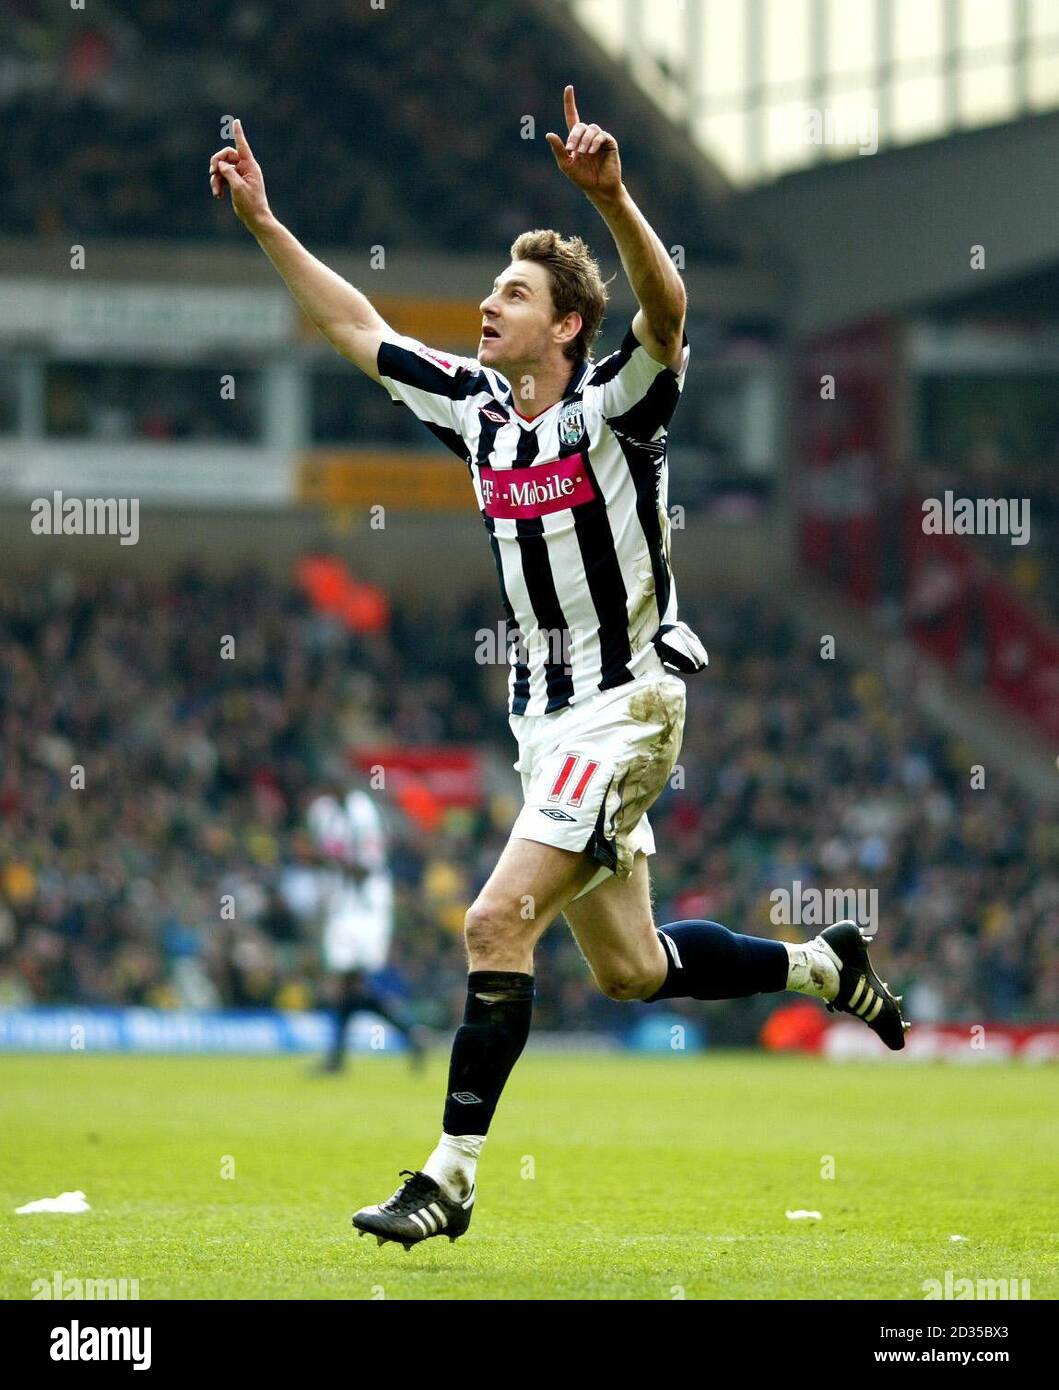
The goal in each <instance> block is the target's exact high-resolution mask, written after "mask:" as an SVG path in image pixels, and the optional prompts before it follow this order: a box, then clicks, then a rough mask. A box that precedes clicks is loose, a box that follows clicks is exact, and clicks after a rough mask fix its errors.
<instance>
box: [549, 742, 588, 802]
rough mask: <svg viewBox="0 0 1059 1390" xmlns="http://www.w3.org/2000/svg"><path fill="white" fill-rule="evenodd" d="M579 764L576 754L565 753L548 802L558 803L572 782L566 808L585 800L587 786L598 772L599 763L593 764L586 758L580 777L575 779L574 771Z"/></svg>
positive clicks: (578, 757)
mask: <svg viewBox="0 0 1059 1390" xmlns="http://www.w3.org/2000/svg"><path fill="white" fill-rule="evenodd" d="M579 762H581V758H580V756H579V755H578V754H577V753H567V755H566V757H565V758H564V759H563V765H562V767H561V768H560V769H559V772H558V775H557V776H556V779H555V781H554V782H553V783H552V789H551V791H550V792H549V793H548V800H549V801H560V800H561V799H562V795H563V791H564V790H565V788H566V787H567V786H569V785H570V783H571V782H573V789H572V791H571V792H570V795H569V796H568V797H567V798H566V804H567V805H568V806H580V805H581V803H582V801H584V799H585V792H587V791H588V784H589V783H590V782H591V781H592V778H593V777H594V776H595V775H596V773H597V772H598V771H599V763H598V762H593V761H592V760H591V759H590V758H586V759H585V765H584V767H583V768H582V770H581V774H580V776H579V777H577V778H576V779H575V778H574V769H575V768H576V767H577V765H578V763H579Z"/></svg>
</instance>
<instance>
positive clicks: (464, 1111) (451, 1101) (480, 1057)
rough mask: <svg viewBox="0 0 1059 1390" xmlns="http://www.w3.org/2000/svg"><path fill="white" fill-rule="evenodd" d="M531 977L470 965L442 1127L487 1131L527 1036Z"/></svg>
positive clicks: (452, 1131)
mask: <svg viewBox="0 0 1059 1390" xmlns="http://www.w3.org/2000/svg"><path fill="white" fill-rule="evenodd" d="M532 1014H533V976H532V975H522V974H520V973H519V972H518V971H513V970H472V971H471V973H470V975H468V977H467V1004H466V1007H465V1009H464V1014H463V1023H462V1024H461V1026H460V1027H459V1028H458V1029H457V1030H456V1037H455V1038H454V1040H453V1043H452V1059H451V1061H450V1062H449V1088H448V1094H447V1095H446V1097H445V1116H444V1119H443V1121H442V1126H441V1127H442V1129H443V1130H444V1132H445V1133H446V1134H488V1132H489V1125H490V1123H491V1121H492V1118H493V1113H494V1111H495V1110H496V1107H497V1102H498V1101H499V1100H500V1093H501V1092H502V1091H503V1089H504V1085H505V1083H506V1081H507V1079H508V1077H509V1076H510V1074H511V1068H512V1067H513V1066H514V1065H515V1063H516V1062H517V1061H518V1059H519V1057H520V1056H521V1053H522V1049H523V1048H524V1047H525V1046H526V1039H527V1038H528V1037H529V1030H530V1018H531V1016H532Z"/></svg>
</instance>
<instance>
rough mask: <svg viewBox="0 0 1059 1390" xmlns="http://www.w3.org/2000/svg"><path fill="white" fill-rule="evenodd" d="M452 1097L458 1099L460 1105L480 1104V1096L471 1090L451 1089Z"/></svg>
mask: <svg viewBox="0 0 1059 1390" xmlns="http://www.w3.org/2000/svg"><path fill="white" fill-rule="evenodd" d="M452 1099H453V1100H458V1101H459V1103H460V1104H461V1105H481V1103H482V1098H481V1096H476V1095H475V1094H474V1092H473V1091H453V1092H452Z"/></svg>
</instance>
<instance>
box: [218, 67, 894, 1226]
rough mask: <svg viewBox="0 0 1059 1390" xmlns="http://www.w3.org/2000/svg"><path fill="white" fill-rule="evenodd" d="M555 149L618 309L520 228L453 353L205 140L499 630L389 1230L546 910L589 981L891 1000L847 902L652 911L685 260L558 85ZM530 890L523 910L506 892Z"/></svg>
mask: <svg viewBox="0 0 1059 1390" xmlns="http://www.w3.org/2000/svg"><path fill="white" fill-rule="evenodd" d="M564 105H565V120H566V127H567V134H566V137H565V139H562V138H560V137H559V136H558V135H556V134H554V133H549V134H548V136H547V140H548V144H549V146H550V148H551V151H552V154H553V156H554V158H555V162H556V165H557V166H558V169H559V171H560V172H561V173H562V174H564V175H565V176H566V177H567V178H568V179H570V180H571V182H572V183H574V184H575V185H576V186H577V187H578V188H579V189H581V191H582V192H583V193H584V195H585V196H586V197H587V198H588V200H589V202H590V203H591V204H592V206H593V207H594V208H595V209H596V211H597V212H598V214H599V216H600V217H601V218H602V220H603V222H604V224H605V225H606V227H607V230H608V231H609V233H610V235H611V237H612V238H613V240H614V244H615V246H616V248H617V251H618V255H619V257H620V259H621V263H622V266H623V268H624V271H625V274H626V276H627V277H628V281H629V284H630V286H631V288H632V291H633V294H634V295H635V298H636V301H637V303H638V305H639V308H638V309H637V311H636V314H635V316H634V317H633V319H632V322H631V323H630V325H629V326H628V329H627V331H626V332H625V335H624V337H623V339H622V341H621V345H620V346H619V347H618V348H617V350H616V351H614V352H612V353H610V354H609V355H608V356H606V357H603V358H601V359H599V360H598V361H597V360H596V359H594V358H593V356H592V350H593V346H594V344H595V340H596V337H597V334H598V332H599V329H600V324H601V322H602V319H603V312H604V309H605V306H606V302H607V292H606V288H605V286H604V284H603V281H602V279H601V277H600V272H599V267H598V265H597V263H596V261H595V259H594V258H593V256H592V254H591V252H590V250H589V248H588V246H587V245H586V244H585V243H584V242H583V241H582V240H581V239H580V238H578V237H564V236H562V235H561V234H560V233H559V232H556V231H551V230H535V231H526V232H524V233H522V235H521V236H519V237H517V238H516V240H515V242H514V244H513V245H512V247H511V259H510V264H508V265H507V266H505V267H504V268H503V269H502V270H501V272H500V274H499V275H498V276H497V278H496V280H495V281H494V282H493V284H492V286H491V287H490V288H489V290H488V292H487V293H486V295H485V297H484V298H483V299H482V302H481V306H480V307H481V315H482V331H481V338H480V341H479V344H478V351H477V355H476V357H460V356H457V355H455V354H453V353H450V352H445V351H442V350H438V349H435V348H433V347H429V346H424V344H423V343H421V342H419V341H417V340H416V339H414V338H410V337H405V336H402V335H401V334H398V333H396V332H395V331H394V330H393V329H392V328H390V326H389V325H388V324H387V323H386V322H385V320H384V319H382V318H381V317H380V315H379V314H378V313H377V312H376V310H375V309H374V308H373V307H372V305H371V303H370V302H369V301H368V299H367V298H366V297H365V296H364V295H363V294H362V293H361V292H360V291H359V290H357V289H355V288H353V286H352V285H350V284H348V283H347V282H346V281H345V280H344V279H342V278H341V276H339V275H337V274H335V273H334V272H333V271H332V270H330V269H329V268H328V267H327V266H325V265H323V264H322V263H321V262H320V261H319V260H317V259H316V258H315V257H314V256H312V255H311V254H310V253H309V252H308V251H307V250H306V249H305V248H304V247H303V246H302V245H301V244H300V243H299V242H298V241H297V239H296V238H295V237H294V236H293V235H292V234H291V232H289V231H288V230H287V229H286V227H284V226H283V225H282V224H281V223H280V222H279V221H278V220H277V218H276V217H275V216H274V215H273V213H272V212H271V210H270V208H269V205H268V200H267V198H266V195H265V186H264V180H263V177H262V172H261V168H260V166H259V165H258V163H257V161H256V160H255V159H254V156H253V154H252V153H251V150H250V146H249V144H248V143H247V139H246V135H245V133H244V131H243V129H242V126H241V124H240V123H239V122H236V124H235V127H234V130H235V147H234V148H231V147H227V148H224V149H221V150H218V151H217V153H216V154H214V155H213V156H212V158H211V159H210V185H211V190H212V192H213V195H214V196H215V197H218V198H223V196H224V193H225V190H226V189H227V191H228V193H229V194H230V195H231V199H232V205H233V208H234V210H235V212H236V214H237V215H238V217H239V218H240V219H241V221H242V222H243V223H244V224H245V226H246V227H247V228H248V230H249V231H250V232H251V233H252V234H253V235H254V237H255V238H256V239H257V241H258V243H259V245H260V246H261V249H262V250H263V251H264V252H265V254H266V255H267V256H268V257H269V259H270V260H271V261H272V263H273V265H274V266H275V267H276V270H277V271H278V272H279V274H280V275H281V276H282V278H283V280H284V281H285V282H286V284H287V286H288V287H289V289H290V291H291V293H292V294H293V296H294V298H295V299H296V300H297V302H298V303H299V304H300V305H301V307H302V308H303V309H304V311H305V313H306V314H307V315H308V316H309V318H310V319H311V320H312V321H313V323H314V324H315V325H316V326H317V328H318V329H319V330H320V332H321V333H322V334H323V335H324V337H325V338H327V340H328V341H329V342H330V343H331V344H332V345H333V346H334V347H335V348H336V350H337V351H338V352H339V353H341V354H342V355H343V356H344V357H347V358H348V359H349V360H350V361H351V362H353V363H354V364H355V365H356V366H357V367H359V368H360V370H361V371H363V372H365V373H366V374H367V375H368V376H369V377H371V379H372V380H373V381H377V382H379V383H380V384H381V385H382V386H383V387H384V388H385V389H386V391H388V392H389V394H390V396H391V397H392V398H393V400H394V401H395V402H399V403H401V404H403V405H404V406H406V407H407V408H408V409H410V410H411V411H413V412H414V414H415V415H416V416H417V417H418V418H419V419H420V420H421V421H422V422H423V424H424V425H425V426H426V428H427V429H429V430H430V431H431V432H432V433H433V434H434V435H435V436H436V437H437V438H438V439H440V440H441V441H442V442H443V443H444V444H445V445H446V446H447V447H448V448H449V449H450V450H451V451H452V452H453V453H454V454H455V455H456V456H457V458H459V459H460V461H461V463H462V464H463V466H464V467H465V468H466V470H467V473H468V478H469V483H470V486H471V487H472V488H473V490H474V496H475V501H476V503H477V506H478V510H479V512H480V514H481V518H482V521H483V523H484V526H485V531H486V536H487V538H488V543H489V549H490V551H491V553H492V559H493V563H494V565H495V567H496V574H497V579H498V581H499V587H500V599H501V603H502V605H503V609H504V613H505V616H506V619H507V622H508V626H509V631H511V632H515V633H517V634H518V635H519V641H518V642H517V643H516V644H515V645H514V646H513V648H512V651H511V659H510V670H509V680H508V690H509V711H510V714H509V719H510V726H511V730H512V733H513V734H514V737H515V740H516V742H517V745H518V761H517V762H516V764H515V767H516V769H517V770H518V771H519V772H520V773H521V777H522V791H523V806H522V809H521V811H520V812H519V814H518V816H517V818H516V820H515V823H514V825H513V827H512V830H511V835H510V838H509V840H508V842H507V845H506V847H505V848H504V850H503V852H502V853H501V855H500V858H499V860H498V862H497V864H496V867H495V869H494V870H493V872H492V874H491V875H490V877H489V880H488V882H487V883H486V884H485V886H484V887H483V889H482V890H481V892H480V894H479V895H478V897H477V899H476V901H475V902H474V903H473V905H472V906H471V908H470V909H469V911H468V913H467V918H466V925H465V935H466V945H467V954H468V961H469V974H468V979H467V1000H466V1006H465V1012H464V1018H463V1023H462V1025H461V1026H460V1028H459V1029H458V1030H457V1032H456V1036H455V1039H454V1041H453V1045H452V1056H451V1062H450V1067H449V1074H448V1087H447V1092H446V1096H445V1103H444V1113H443V1120H442V1132H441V1136H440V1139H439V1140H438V1143H437V1145H436V1147H435V1148H434V1150H433V1152H432V1153H430V1155H429V1156H428V1157H427V1158H426V1160H425V1162H424V1163H423V1164H422V1166H421V1167H420V1168H418V1169H414V1170H408V1169H405V1170H402V1176H404V1177H405V1178H406V1180H405V1182H404V1183H403V1184H402V1186H401V1187H400V1188H399V1189H398V1190H397V1191H396V1192H395V1193H394V1194H393V1196H391V1197H389V1198H388V1199H387V1200H385V1201H382V1202H380V1203H379V1204H378V1205H372V1206H366V1207H364V1208H363V1209H362V1210H360V1211H358V1212H357V1213H356V1215H355V1216H354V1217H353V1224H354V1226H356V1227H357V1228H358V1229H359V1230H360V1231H361V1233H362V1234H363V1233H365V1232H370V1233H372V1234H374V1235H376V1236H378V1237H379V1239H380V1241H383V1240H392V1241H397V1242H399V1243H400V1244H402V1245H404V1246H405V1248H406V1249H407V1248H408V1247H410V1246H411V1245H414V1244H417V1243H419V1242H420V1241H423V1240H428V1239H430V1238H431V1237H434V1236H443V1235H444V1236H448V1237H449V1238H450V1239H451V1240H455V1239H457V1238H458V1237H459V1236H461V1235H462V1234H463V1233H464V1232H465V1231H466V1230H467V1228H468V1225H469V1223H470V1220H471V1214H472V1212H473V1209H474V1202H475V1195H476V1191H477V1188H476V1169H477V1164H478V1160H479V1157H480V1155H481V1153H482V1149H483V1146H484V1144H485V1141H486V1136H487V1135H488V1133H489V1127H490V1124H491V1123H492V1120H493V1115H494V1112H495V1111H496V1107H497V1103H498V1101H499V1100H500V1096H501V1093H502V1091H503V1089H504V1085H505V1082H506V1081H507V1078H508V1076H509V1074H510V1073H511V1070H512V1068H513V1067H514V1065H515V1063H516V1062H517V1061H518V1058H519V1056H520V1054H521V1052H522V1050H523V1048H524V1046H525V1044H526V1040H527V1037H528V1034H529V1029H530V1016H531V1011H532V1007H533V952H534V947H535V945H536V943H537V941H538V939H539V938H540V936H541V934H542V933H543V932H544V931H545V930H546V929H547V927H548V926H549V925H550V924H551V922H553V921H554V919H555V918H556V917H557V916H558V915H560V914H562V915H564V916H565V918H566V920H567V922H568V923H569V926H570V929H571V930H572V932H573V934H574V936H575V938H576V940H577V943H578V945H579V947H580V949H581V951H582V953H583V955H584V957H585V960H586V962H587V964H588V967H589V969H590V970H591V972H592V975H593V977H594V979H595V981H596V984H597V985H598V986H599V988H600V989H601V990H602V991H603V992H604V993H605V994H606V995H608V996H609V997H610V998H612V999H623V1000H627V999H639V1000H645V1001H647V1002H649V1003H650V1002H654V1001H655V1000H660V999H673V998H691V999H737V998H743V997H746V996H748V995H753V994H758V993H762V992H775V991H780V990H795V991H797V992H799V993H802V994H808V995H815V996H817V997H819V998H821V999H823V1000H824V1001H825V1002H826V1003H827V1006H828V1007H829V1008H830V1009H831V1010H832V1011H838V1012H843V1013H850V1014H854V1015H855V1016H856V1017H858V1018H860V1019H861V1020H862V1021H863V1022H864V1023H865V1024H866V1025H867V1026H868V1027H869V1028H871V1029H872V1031H873V1032H875V1033H876V1034H877V1035H878V1036H879V1038H881V1040H882V1041H883V1042H884V1043H885V1044H886V1046H887V1047H889V1048H892V1049H894V1050H896V1049H899V1048H901V1047H903V1046H904V1032H905V1029H906V1028H907V1024H905V1023H904V1022H903V1021H902V1018H901V1012H900V1008H899V1004H900V1000H899V999H898V998H895V997H894V996H893V995H891V993H890V991H889V989H888V988H887V986H886V985H885V984H884V983H883V981H882V980H880V979H879V977H878V975H877V974H876V973H875V970H874V969H873V967H872V964H871V962H870V960H869V958H868V952H867V947H866V944H865V940H866V938H865V936H864V935H863V934H862V932H861V931H860V929H859V928H858V927H857V925H856V924H855V923H853V922H841V923H838V924H837V925H835V926H831V927H827V928H825V929H824V930H823V931H821V932H820V934H819V935H818V936H817V937H816V938H815V939H814V940H812V941H810V942H807V943H805V944H800V945H793V944H788V943H786V942H780V941H773V940H769V939H764V938H758V937H751V936H743V935H738V934H736V933H735V932H732V931H729V930H728V929H727V928H726V927H723V926H721V925H719V924H718V923H716V922H707V921H687V922H672V923H669V924H668V925H665V926H661V927H657V926H656V925H655V923H654V920H653V916H652V911H651V894H650V877H649V870H648V861H649V858H650V856H651V855H652V854H653V853H654V850H655V844H654V835H653V832H652V829H651V826H650V823H649V821H648V818H647V812H648V810H649V808H650V806H651V804H652V803H653V802H654V800H655V799H656V797H657V796H658V794H659V792H660V791H661V790H662V788H663V787H664V786H665V784H666V781H667V779H668V777H669V775H670V772H671V770H672V768H673V766H674V763H675V761H676V759H677V755H678V753H679V750H680V742H681V736H682V731H683V723H684V709H685V686H684V679H683V678H684V676H686V675H690V674H692V673H694V672H696V671H699V670H701V669H702V668H703V667H704V666H705V665H706V653H705V652H704V651H703V649H702V645H701V643H700V642H699V640H698V638H697V637H696V636H695V634H694V633H693V632H692V631H691V630H690V629H689V628H688V627H687V626H686V625H685V624H684V623H682V622H681V621H680V620H679V618H678V616H677V595H676V587H675V585H674V580H673V571H672V567H671V556H670V527H669V519H668V515H667V505H668V497H667V490H668V476H667V464H666V430H667V427H668V425H669V422H670V420H671V418H672V416H673V412H674V411H675V409H676V407H677V403H678V401H679V399H680V394H681V391H682V390H683V387H684V380H685V376H686V373H687V368H688V357H689V347H688V341H687V336H686V334H685V331H684V320H685V309H686V302H687V301H686V295H685V290H684V284H683V282H682V280H681V278H680V276H679V275H678V273H677V270H676V268H675V267H674V265H673V262H672V260H671V259H670V257H669V256H668V255H667V253H666V250H665V247H664V246H663V245H662V242H661V241H660V240H659V238H658V237H657V235H656V234H655V233H654V231H653V230H652V229H651V227H650V226H649V224H648V222H647V221H646V219H645V218H644V216H643V214H642V213H641V212H640V210H639V208H638V207H637V206H636V204H635V203H634V202H633V200H632V198H631V197H630V195H629V193H628V190H627V189H626V187H625V185H624V183H623V182H622V169H621V161H620V158H619V153H618V145H617V142H616V140H615V139H614V137H613V136H612V135H610V134H609V133H608V132H607V131H605V130H601V129H600V127H599V126H598V125H593V124H589V123H587V122H585V121H582V119H581V118H580V116H579V115H578V111H577V105H576V99H575V94H574V90H573V88H572V87H567V88H566V91H565V94H564ZM527 903H529V904H531V905H532V907H531V911H530V912H527V911H526V905H527Z"/></svg>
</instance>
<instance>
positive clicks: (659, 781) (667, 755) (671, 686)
mask: <svg viewBox="0 0 1059 1390" xmlns="http://www.w3.org/2000/svg"><path fill="white" fill-rule="evenodd" d="M685 698H686V695H685V688H684V683H683V681H681V680H679V679H676V678H671V679H666V680H660V681H656V682H654V683H653V684H652V685H648V686H645V687H644V689H643V690H640V691H637V693H636V694H635V695H634V696H633V697H632V699H631V700H630V701H629V705H628V710H629V718H630V719H632V720H634V721H635V722H636V723H637V724H641V725H644V726H645V728H653V729H654V730H655V733H654V736H653V737H652V738H651V741H650V742H649V743H648V744H647V745H646V746H645V747H643V748H641V749H640V750H639V751H637V752H636V753H635V754H634V756H633V757H632V758H630V759H629V761H628V763H627V764H626V765H625V767H624V768H623V769H622V770H621V772H620V774H619V775H618V776H617V777H616V778H615V785H614V789H613V795H614V796H615V799H616V800H617V802H618V804H617V805H616V806H615V808H614V812H613V813H612V818H611V826H612V828H613V829H612V835H613V840H614V845H615V849H616V851H617V856H618V867H617V870H616V873H617V876H618V877H619V878H627V877H628V875H629V874H630V873H631V872H632V854H631V853H630V851H629V849H628V847H627V845H626V843H625V836H626V835H627V834H628V833H629V831H631V830H632V829H633V828H634V827H635V826H636V825H638V824H639V821H640V818H641V817H642V816H643V815H644V814H645V813H646V812H647V811H648V810H649V809H650V807H651V806H652V805H653V803H654V802H655V801H656V800H657V798H658V795H659V793H660V792H661V790H662V788H663V787H664V786H665V784H666V782H667V781H668V779H669V775H670V773H671V772H672V771H673V767H674V765H675V763H676V760H677V754H678V753H679V751H680V738H681V734H682V732H683V725H684V705H685ZM608 838H610V837H608Z"/></svg>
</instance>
